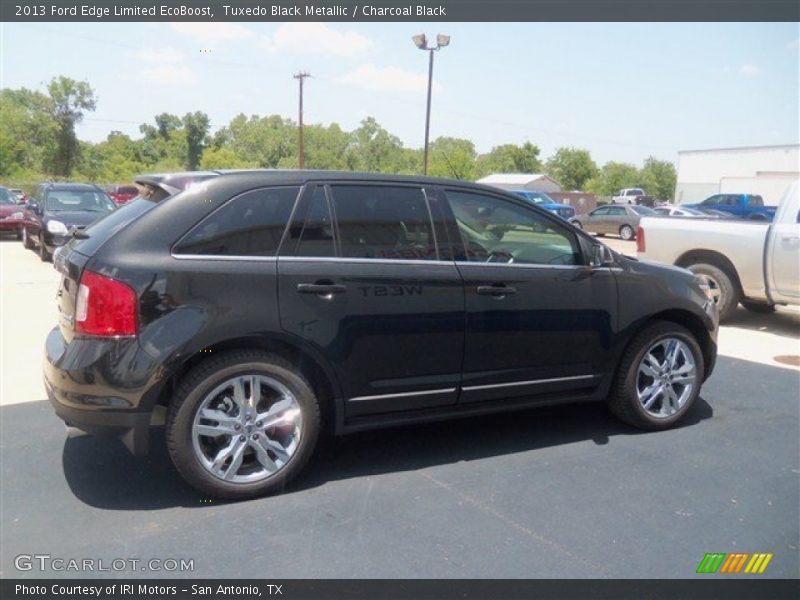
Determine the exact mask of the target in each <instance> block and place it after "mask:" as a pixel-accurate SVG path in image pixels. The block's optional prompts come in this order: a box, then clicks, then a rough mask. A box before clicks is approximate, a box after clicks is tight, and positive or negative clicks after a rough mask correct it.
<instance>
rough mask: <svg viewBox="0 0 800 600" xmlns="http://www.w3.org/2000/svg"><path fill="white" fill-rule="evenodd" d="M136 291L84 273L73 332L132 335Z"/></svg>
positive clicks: (135, 323)
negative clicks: (74, 330)
mask: <svg viewBox="0 0 800 600" xmlns="http://www.w3.org/2000/svg"><path fill="white" fill-rule="evenodd" d="M136 304H137V303H136V292H135V291H134V290H133V288H131V287H129V286H127V285H125V284H124V283H122V282H120V281H117V280H116V279H112V278H110V277H104V276H103V275H98V274H97V273H94V272H92V271H84V272H83V275H82V276H81V282H80V285H79V286H78V301H77V306H76V307H75V329H76V331H77V332H78V333H83V334H85V335H97V336H107V337H112V336H117V335H136V333H137V330H138V326H137V319H136V313H137V307H136Z"/></svg>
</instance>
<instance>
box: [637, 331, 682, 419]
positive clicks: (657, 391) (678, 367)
mask: <svg viewBox="0 0 800 600" xmlns="http://www.w3.org/2000/svg"><path fill="white" fill-rule="evenodd" d="M696 380H697V365H696V364H695V360H694V356H693V355H692V351H691V350H690V349H689V346H687V345H686V343H685V342H682V341H681V340H679V339H677V338H666V339H662V340H659V341H657V342H656V343H655V344H653V345H652V346H650V348H649V349H648V350H647V352H645V355H644V357H643V358H642V360H641V362H640V363H639V369H638V371H637V373H636V394H637V396H638V399H639V402H640V403H641V405H642V408H644V410H645V411H646V412H647V413H648V414H649V415H651V416H653V417H656V418H662V419H663V418H665V417H671V416H672V415H674V414H675V413H676V412H678V411H679V410H680V409H681V408H683V406H684V405H685V404H686V402H687V401H688V400H689V398H691V397H692V392H693V391H694V387H695V385H696Z"/></svg>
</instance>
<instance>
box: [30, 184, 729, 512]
mask: <svg viewBox="0 0 800 600" xmlns="http://www.w3.org/2000/svg"><path fill="white" fill-rule="evenodd" d="M82 238H85V239H74V240H72V241H71V242H70V243H69V244H68V245H67V246H66V247H65V248H64V250H63V251H62V252H60V253H59V255H58V256H57V259H56V268H57V269H58V270H59V271H60V272H61V273H62V275H63V277H62V281H61V285H60V290H59V292H58V304H59V311H60V324H59V326H58V327H57V328H55V329H54V330H53V331H52V332H51V333H50V335H49V337H48V339H47V343H46V356H45V361H44V377H45V384H46V388H47V392H48V395H49V397H50V400H51V402H52V404H53V406H54V408H55V411H56V413H57V414H58V415H59V416H60V417H61V418H62V419H64V420H65V421H66V422H67V423H68V424H70V425H73V426H76V427H78V428H79V429H82V430H84V431H87V432H89V433H94V434H105V435H109V434H110V435H116V436H119V437H121V438H122V440H123V441H124V442H125V444H126V445H127V446H128V447H129V449H130V450H131V451H132V452H134V453H135V454H140V453H144V452H146V450H147V439H148V431H149V428H150V426H151V424H155V423H157V422H158V415H159V414H161V415H164V413H166V428H165V434H166V441H167V445H168V448H169V452H170V455H171V457H172V459H173V461H174V463H175V466H176V467H177V469H178V471H179V472H180V473H181V474H182V475H183V477H185V478H186V480H187V481H188V482H189V483H191V484H192V485H193V486H195V487H196V488H198V489H199V490H202V491H203V492H205V493H207V494H211V495H214V496H218V497H225V498H243V497H249V496H254V495H258V494H264V493H268V492H272V491H275V490H280V489H281V488H282V486H283V485H284V483H285V482H286V481H287V480H289V479H290V478H292V477H294V476H295V475H297V473H298V472H299V471H300V470H301V469H302V468H303V466H304V464H305V463H306V461H307V460H308V458H309V456H310V455H311V453H312V451H313V450H314V446H315V444H316V442H317V438H318V436H319V434H320V431H321V430H322V429H323V428H325V429H328V430H329V431H331V432H333V433H334V434H344V433H349V432H353V431H358V430H363V429H368V428H374V427H383V426H388V425H398V424H402V423H418V422H421V421H430V420H434V419H445V418H451V417H461V416H467V415H477V414H481V413H487V412H492V411H501V410H510V409H516V408H522V407H529V406H536V405H541V404H551V403H555V402H574V401H584V400H607V401H608V403H609V406H610V407H611V410H613V411H614V413H615V414H617V415H618V416H619V417H620V418H622V419H623V420H624V421H626V422H628V423H630V424H632V425H635V426H637V427H641V428H645V429H664V428H666V427H670V426H672V425H674V424H675V423H676V422H677V421H678V420H680V419H681V418H682V417H683V416H684V415H685V414H686V412H687V411H688V410H689V408H690V407H691V405H692V403H693V402H694V401H695V399H696V398H697V396H698V393H699V391H700V385H701V384H702V382H703V381H704V380H705V379H706V378H707V377H708V376H709V374H710V373H711V371H712V369H713V366H714V361H715V357H716V331H717V314H716V309H715V307H714V302H713V300H712V299H711V298H710V297H709V291H708V289H707V288H706V287H705V286H704V284H703V282H702V281H700V280H698V279H697V278H695V276H693V275H692V274H691V273H690V272H689V271H685V270H683V269H679V268H675V267H667V266H657V265H653V264H646V263H640V262H638V261H636V260H635V259H632V258H627V257H623V256H620V255H618V254H615V253H613V252H611V251H610V250H609V249H607V248H606V247H605V246H603V245H602V244H599V243H598V242H596V241H595V240H594V239H593V238H591V237H589V236H588V235H586V234H584V233H583V232H581V231H579V230H577V229H575V228H573V227H572V226H571V225H569V224H568V223H565V222H564V221H562V220H561V219H559V218H558V217H557V216H555V215H552V214H550V213H548V212H546V211H543V210H540V209H538V208H536V207H535V206H531V205H530V204H529V203H528V202H526V201H525V200H523V199H522V198H519V197H517V196H515V195H513V194H509V193H505V192H502V191H498V190H496V189H492V188H488V187H484V186H479V185H474V184H467V183H464V182H459V181H448V180H441V179H431V178H417V177H400V176H381V175H360V174H353V173H333V172H315V171H299V172H285V171H244V172H228V173H222V174H218V175H215V176H213V177H211V178H209V179H207V180H205V181H202V182H200V183H197V184H195V185H193V186H191V187H190V188H189V189H187V190H185V191H182V192H179V193H178V194H176V195H174V196H172V197H170V198H169V199H166V200H162V201H156V199H155V197H150V198H147V197H140V198H138V199H136V200H134V201H132V202H130V203H128V204H126V205H124V206H122V207H121V208H119V209H117V210H116V211H114V212H113V213H111V214H110V215H109V216H107V217H106V218H104V219H103V220H101V221H99V222H98V223H96V224H94V225H93V226H91V227H89V228H88V229H87V230H86V231H85V232H84V235H83V236H82ZM164 409H165V411H164Z"/></svg>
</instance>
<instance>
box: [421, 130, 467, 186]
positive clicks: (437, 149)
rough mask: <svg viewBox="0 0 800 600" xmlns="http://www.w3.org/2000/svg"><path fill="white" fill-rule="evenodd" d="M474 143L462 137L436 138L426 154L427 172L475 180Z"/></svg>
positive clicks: (436, 175) (433, 174) (439, 175)
mask: <svg viewBox="0 0 800 600" xmlns="http://www.w3.org/2000/svg"><path fill="white" fill-rule="evenodd" d="M475 159H476V153H475V144H473V143H472V142H471V141H469V140H465V139H462V138H452V137H440V138H436V139H435V140H434V141H433V143H432V144H431V146H430V152H429V155H428V174H430V175H432V176H434V177H451V178H453V179H463V180H466V181H474V180H475V173H476V170H475V166H476V164H475Z"/></svg>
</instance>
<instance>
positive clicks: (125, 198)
mask: <svg viewBox="0 0 800 600" xmlns="http://www.w3.org/2000/svg"><path fill="white" fill-rule="evenodd" d="M106 194H108V195H109V196H111V199H112V200H113V201H114V204H116V205H117V206H119V205H120V204H125V203H126V202H129V201H131V200H133V199H134V198H136V196H138V195H139V190H138V189H137V188H136V186H135V185H110V186H108V187H107V188H106Z"/></svg>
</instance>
